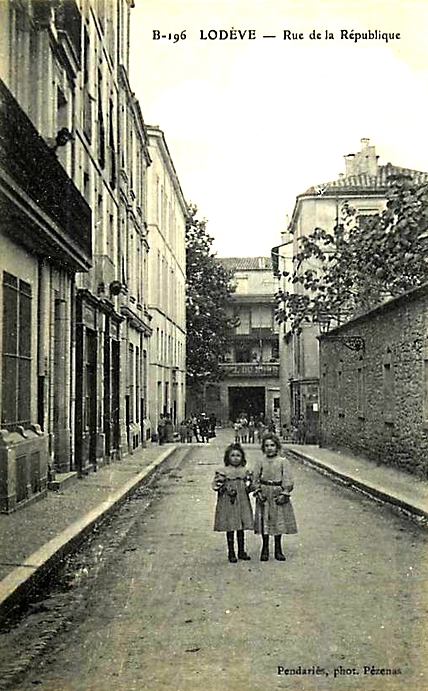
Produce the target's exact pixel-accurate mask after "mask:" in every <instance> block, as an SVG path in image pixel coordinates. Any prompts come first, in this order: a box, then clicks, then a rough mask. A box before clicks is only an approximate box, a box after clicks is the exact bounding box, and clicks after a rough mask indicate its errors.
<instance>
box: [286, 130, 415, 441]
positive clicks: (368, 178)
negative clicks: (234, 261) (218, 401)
mask: <svg viewBox="0 0 428 691" xmlns="http://www.w3.org/2000/svg"><path fill="white" fill-rule="evenodd" d="M397 173H406V174H410V175H412V177H413V178H415V179H420V180H421V181H422V180H423V179H425V177H426V174H425V173H419V172H417V171H411V170H407V169H403V168H398V167H396V166H393V165H392V164H390V163H388V164H386V165H384V166H381V165H379V163H378V156H377V155H376V151H375V147H374V146H371V145H370V143H369V140H368V139H362V140H361V151H359V152H358V153H356V154H349V155H347V156H345V174H344V175H341V176H339V178H338V179H337V180H334V181H332V182H329V183H323V184H321V185H315V186H313V187H311V188H310V189H308V190H307V191H306V192H305V193H303V194H301V195H299V196H298V197H297V199H296V204H295V207H294V210H293V214H292V218H291V221H290V224H289V228H288V232H287V233H286V234H285V235H284V240H285V241H289V242H291V246H292V250H293V251H292V254H294V255H295V254H296V253H297V251H298V244H299V239H300V238H301V237H302V236H304V235H309V234H310V233H311V232H312V231H313V230H314V229H315V228H323V229H325V230H327V231H332V230H333V228H334V226H335V224H336V223H337V220H338V219H339V220H340V219H341V217H342V211H343V209H344V206H345V205H346V204H349V206H351V207H352V208H354V209H355V210H356V212H357V216H358V217H363V216H367V215H372V214H375V213H378V212H380V211H382V210H383V209H384V208H385V203H386V194H387V190H388V179H389V177H390V176H391V175H393V174H397ZM282 261H285V260H282ZM286 268H287V269H288V270H289V269H290V260H287V266H286ZM310 268H312V269H315V270H316V268H317V267H316V266H315V265H313V266H311V267H310ZM283 287H286V289H288V290H289V291H293V290H295V291H298V290H303V288H301V286H299V285H296V284H293V285H291V286H290V285H286V286H283ZM318 334H319V329H318V327H317V326H316V325H314V324H312V323H308V324H305V325H303V327H302V332H301V333H300V334H299V335H292V334H290V333H289V332H288V327H287V324H283V325H282V328H281V339H280V360H281V409H282V423H283V424H285V425H286V426H290V425H291V424H292V423H293V422H295V421H296V420H298V419H299V418H300V417H302V416H303V417H304V418H305V423H306V433H307V441H308V442H309V443H315V442H316V441H317V440H318V424H319V356H318V340H317V336H318Z"/></svg>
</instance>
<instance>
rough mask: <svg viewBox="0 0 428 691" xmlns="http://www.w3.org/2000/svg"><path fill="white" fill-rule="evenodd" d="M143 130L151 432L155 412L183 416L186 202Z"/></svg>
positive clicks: (163, 154) (159, 138) (153, 130)
mask: <svg viewBox="0 0 428 691" xmlns="http://www.w3.org/2000/svg"><path fill="white" fill-rule="evenodd" d="M147 134H148V140H149V154H150V158H151V161H152V163H151V165H150V168H149V170H148V188H147V189H148V192H147V219H148V232H149V245H150V251H149V261H148V274H149V296H148V310H149V313H150V316H151V322H150V326H151V329H152V332H153V333H152V337H151V339H150V350H149V370H150V375H149V385H148V400H149V410H150V424H151V429H152V430H153V432H154V433H155V431H156V429H157V424H158V421H159V418H160V415H168V416H169V417H170V419H171V421H172V423H173V424H174V425H175V424H177V422H178V423H179V422H180V421H181V420H182V419H183V418H184V415H185V400H186V398H185V397H186V390H185V388H186V377H185V368H186V314H185V286H186V256H185V235H186V218H187V205H186V202H185V199H184V196H183V193H182V190H181V187H180V183H179V180H178V177H177V173H176V171H175V168H174V165H173V162H172V158H171V155H170V153H169V150H168V146H167V144H166V140H165V136H164V134H163V132H162V131H161V130H160V129H159V128H158V127H151V126H147Z"/></svg>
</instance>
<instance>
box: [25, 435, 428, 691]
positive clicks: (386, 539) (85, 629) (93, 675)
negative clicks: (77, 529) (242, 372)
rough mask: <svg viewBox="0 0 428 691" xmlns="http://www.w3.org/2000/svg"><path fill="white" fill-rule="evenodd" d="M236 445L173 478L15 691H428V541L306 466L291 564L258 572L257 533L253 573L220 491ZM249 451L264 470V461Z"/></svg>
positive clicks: (299, 474)
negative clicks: (232, 557) (226, 459)
mask: <svg viewBox="0 0 428 691" xmlns="http://www.w3.org/2000/svg"><path fill="white" fill-rule="evenodd" d="M231 440H232V433H231V432H230V431H224V432H220V433H219V435H218V436H217V438H216V439H214V440H211V442H210V444H209V445H208V444H206V445H201V444H200V445H196V444H194V445H193V446H192V450H191V452H190V453H189V455H188V456H187V458H186V459H185V460H184V461H183V462H182V463H181V465H180V466H178V467H177V468H175V469H172V470H170V472H166V473H165V474H163V475H162V476H161V477H160V479H159V480H158V482H157V485H156V489H155V493H156V497H155V501H153V502H152V504H151V505H150V507H149V508H148V509H147V510H146V511H142V512H141V514H140V515H139V516H138V519H137V521H136V522H135V524H134V525H133V527H132V529H131V531H130V532H129V534H128V536H127V539H126V542H124V543H123V544H121V545H120V547H119V548H118V550H117V552H116V553H115V554H114V555H113V557H112V559H111V564H110V566H109V568H108V569H105V570H104V571H103V572H102V573H101V575H100V577H99V579H98V580H97V582H96V585H95V586H94V587H93V588H92V596H91V598H90V601H88V602H87V607H86V609H85V611H84V613H82V614H81V615H79V617H78V621H75V622H74V623H73V628H72V630H71V631H69V632H64V633H63V634H61V635H60V636H59V637H58V640H57V641H56V644H55V649H54V650H53V651H52V652H51V653H50V654H49V655H48V656H47V657H46V659H45V660H44V662H43V664H38V666H37V669H33V671H32V673H31V674H30V675H28V676H27V678H26V679H25V680H24V681H23V682H22V684H20V685H19V686H16V687H15V688H16V691H24V689H25V691H28V689H29V688H35V686H38V687H39V688H41V689H43V691H134V690H135V691H145V690H147V691H262V690H263V691H271V690H274V689H290V691H296V690H299V689H305V691H306V690H311V689H320V690H324V689H334V690H335V691H343V690H345V691H347V690H348V689H354V690H357V691H359V690H360V689H361V690H362V689H364V691H377V690H378V689H379V690H382V691H384V690H385V689H388V690H389V689H391V690H392V691H395V690H397V689H400V690H401V691H413V690H414V691H424V690H426V689H428V671H427V659H428V645H427V635H426V620H427V611H428V601H427V582H428V561H427V542H428V535H427V532H426V530H424V529H422V528H420V527H418V526H417V525H415V524H413V523H412V522H411V521H410V520H408V519H406V518H402V517H401V516H399V515H396V514H394V513H393V512H392V511H391V510H390V509H389V508H387V507H384V506H382V505H380V504H377V503H375V502H373V501H372V500H370V499H368V498H365V497H364V496H362V495H361V494H357V493H354V492H353V491H352V490H350V489H348V488H344V487H341V486H339V485H336V484H334V483H333V482H331V481H330V480H329V479H328V478H325V477H324V476H322V475H320V474H318V473H316V472H314V471H313V470H311V469H309V468H306V467H302V466H300V465H298V464H296V463H293V473H294V478H295V490H294V493H293V504H294V509H295V513H296V517H297V522H298V528H299V533H298V534H297V535H295V536H289V537H287V536H284V537H283V550H284V553H285V554H286V556H287V561H285V562H284V563H281V562H277V561H275V560H274V559H273V558H272V557H271V559H270V561H269V562H267V563H262V562H260V561H259V554H260V542H261V541H260V538H259V536H255V535H253V534H250V533H246V535H247V540H246V546H247V551H248V552H249V553H250V554H251V557H252V560H251V561H249V562H245V561H242V562H238V563H237V564H230V563H229V562H228V560H227V550H226V538H225V535H223V534H222V533H214V532H213V530H212V523H213V515H214V506H215V498H216V497H215V493H214V492H213V491H212V490H211V489H210V483H211V480H212V477H213V474H214V469H215V467H216V466H217V465H221V464H222V462H223V451H224V448H225V446H226V444H227V443H229V442H230V441H231ZM246 449H248V453H247V457H248V461H249V465H250V466H251V461H252V460H253V459H254V458H255V456H256V454H258V453H261V452H260V450H259V448H258V445H257V444H256V445H254V447H249V446H247V447H246ZM100 539H102V536H101V537H100ZM304 671H306V674H304V673H303V672H304Z"/></svg>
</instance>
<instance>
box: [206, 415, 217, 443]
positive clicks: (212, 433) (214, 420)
mask: <svg viewBox="0 0 428 691" xmlns="http://www.w3.org/2000/svg"><path fill="white" fill-rule="evenodd" d="M208 419H209V421H210V437H211V438H213V437H215V428H216V425H217V418H216V416H215V413H210V416H209V418H208Z"/></svg>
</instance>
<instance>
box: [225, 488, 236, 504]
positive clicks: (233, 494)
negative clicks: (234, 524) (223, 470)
mask: <svg viewBox="0 0 428 691" xmlns="http://www.w3.org/2000/svg"><path fill="white" fill-rule="evenodd" d="M227 493H228V495H229V497H230V503H231V504H234V503H235V499H236V489H235V488H234V487H228V490H227Z"/></svg>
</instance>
